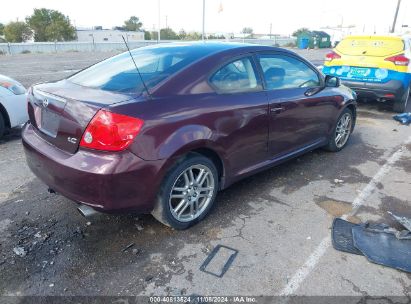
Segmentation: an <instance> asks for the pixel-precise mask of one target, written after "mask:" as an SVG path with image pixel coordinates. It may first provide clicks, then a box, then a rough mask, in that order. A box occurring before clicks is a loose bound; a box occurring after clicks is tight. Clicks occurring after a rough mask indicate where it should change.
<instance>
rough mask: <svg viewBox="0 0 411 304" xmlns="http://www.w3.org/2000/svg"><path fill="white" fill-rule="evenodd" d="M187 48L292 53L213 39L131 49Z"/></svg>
mask: <svg viewBox="0 0 411 304" xmlns="http://www.w3.org/2000/svg"><path fill="white" fill-rule="evenodd" d="M161 48H167V49H171V50H172V49H181V48H184V49H188V50H189V51H192V52H196V51H207V53H208V54H209V55H214V54H216V53H220V52H225V51H229V52H230V51H231V52H233V53H245V52H257V51H282V52H288V53H292V52H290V51H288V50H285V49H281V48H277V47H272V46H267V45H258V44H252V43H239V42H214V41H210V42H209V41H205V42H203V41H194V42H171V43H168V42H164V43H159V44H155V45H150V46H146V47H142V48H137V49H134V50H133V51H138V50H139V49H161Z"/></svg>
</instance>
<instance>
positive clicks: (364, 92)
mask: <svg viewBox="0 0 411 304" xmlns="http://www.w3.org/2000/svg"><path fill="white" fill-rule="evenodd" d="M341 82H342V83H343V84H344V85H346V86H347V87H349V88H351V89H353V90H354V91H355V92H356V93H357V95H358V97H360V98H361V97H362V98H375V99H383V100H392V99H397V98H401V97H402V95H403V94H404V90H405V88H404V84H403V82H402V81H400V80H390V81H388V82H385V83H374V82H360V81H347V80H342V81H341Z"/></svg>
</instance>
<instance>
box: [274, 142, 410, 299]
mask: <svg viewBox="0 0 411 304" xmlns="http://www.w3.org/2000/svg"><path fill="white" fill-rule="evenodd" d="M409 143H411V136H410V137H408V139H407V140H405V141H404V142H403V143H402V145H401V147H400V148H399V149H398V150H397V151H396V152H395V153H393V154H392V155H391V156H390V158H389V159H388V160H387V162H386V163H385V164H384V165H383V166H382V167H381V168H380V170H378V172H377V174H375V175H374V177H373V178H372V179H371V181H370V182H369V183H368V184H367V186H365V188H364V189H362V190H361V192H360V193H359V195H358V196H357V197H356V198H355V199H354V201H353V203H352V206H353V207H352V211H351V212H350V214H348V215H344V216H342V218H343V219H347V217H348V216H349V215H354V214H355V213H356V212H357V211H358V209H359V208H360V207H361V205H362V204H364V202H365V200H366V199H367V198H368V197H369V196H370V195H371V194H372V193H373V192H374V190H375V189H376V188H377V184H378V183H379V182H380V181H381V180H382V179H383V177H384V176H385V175H386V174H387V173H388V172H389V171H390V170H391V168H392V166H393V165H394V164H395V162H397V161H398V160H399V159H400V158H401V156H402V155H403V154H404V152H405V150H406V148H405V145H407V144H409ZM330 245H331V237H330V236H329V235H328V236H327V237H325V238H324V239H323V240H322V241H321V243H320V244H319V245H318V246H317V248H316V249H315V250H314V252H313V253H312V254H311V255H310V256H309V257H308V259H307V260H306V261H305V263H304V265H303V266H302V267H300V268H299V269H298V270H297V272H296V273H295V274H294V275H293V276H292V278H291V280H290V281H289V282H288V284H287V285H286V286H285V287H284V288H283V289H282V290H281V292H280V294H279V295H280V296H290V295H292V294H294V293H295V292H296V291H297V289H298V288H299V287H300V285H301V284H302V283H303V281H304V280H305V279H306V278H307V276H308V275H309V274H310V273H311V271H312V270H313V269H314V268H315V266H317V264H318V262H319V261H320V259H321V258H322V257H323V256H324V254H325V252H326V251H327V249H328V248H329V247H330Z"/></svg>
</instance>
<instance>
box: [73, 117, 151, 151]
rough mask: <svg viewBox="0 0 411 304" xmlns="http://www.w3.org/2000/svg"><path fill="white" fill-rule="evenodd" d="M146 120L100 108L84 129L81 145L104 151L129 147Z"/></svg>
mask: <svg viewBox="0 0 411 304" xmlns="http://www.w3.org/2000/svg"><path fill="white" fill-rule="evenodd" d="M143 124H144V121H143V120H141V119H138V118H134V117H129V116H126V115H121V114H116V113H112V112H109V111H106V110H100V111H98V112H97V114H96V115H95V116H94V117H93V119H92V120H91V122H90V123H89V125H88V126H87V128H86V131H84V134H83V137H82V139H81V141H80V146H81V147H84V148H89V149H95V150H103V151H121V150H124V149H125V148H127V147H128V146H129V145H130V144H131V143H132V142H133V140H134V138H135V137H136V136H137V135H138V133H139V132H140V130H141V128H142V126H143Z"/></svg>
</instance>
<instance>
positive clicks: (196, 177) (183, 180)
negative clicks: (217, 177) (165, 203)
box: [169, 165, 215, 222]
mask: <svg viewBox="0 0 411 304" xmlns="http://www.w3.org/2000/svg"><path fill="white" fill-rule="evenodd" d="M214 191H215V182H214V176H213V173H212V172H211V170H210V168H208V167H207V166H204V165H193V166H190V167H188V168H187V169H185V170H184V171H183V172H182V173H181V174H180V175H179V176H178V177H177V179H176V181H175V182H174V185H173V187H172V188H171V192H170V198H169V207H170V211H171V214H172V215H173V217H174V218H175V219H176V220H178V221H180V222H189V221H192V220H194V219H196V218H197V217H199V216H200V215H201V214H202V213H203V212H204V210H206V209H207V207H208V205H209V204H210V202H211V200H212V198H213V195H214Z"/></svg>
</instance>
